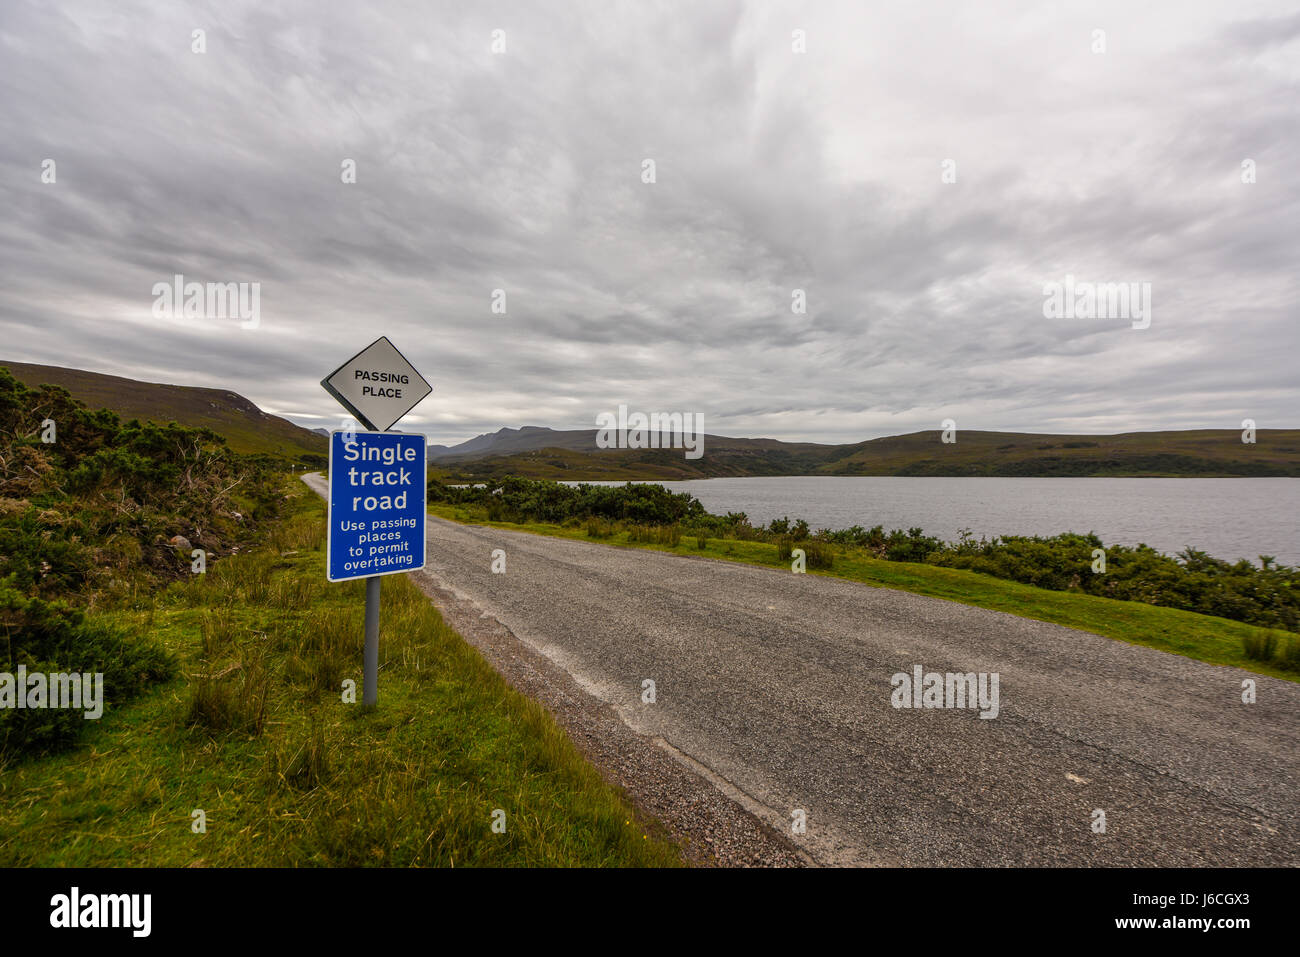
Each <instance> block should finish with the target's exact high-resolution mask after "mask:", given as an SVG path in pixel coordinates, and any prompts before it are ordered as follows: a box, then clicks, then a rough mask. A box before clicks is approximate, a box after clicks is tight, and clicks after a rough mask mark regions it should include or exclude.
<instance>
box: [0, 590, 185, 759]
mask: <svg viewBox="0 0 1300 957" xmlns="http://www.w3.org/2000/svg"><path fill="white" fill-rule="evenodd" d="M19 665H24V666H26V669H27V673H28V674H29V675H31V674H36V673H41V674H73V673H78V674H81V675H83V676H87V677H89V676H93V675H94V674H96V673H100V674H103V676H104V679H103V689H102V695H103V697H102V699H101V704H102V705H103V707H104V709H105V711H107V710H108V709H110V708H113V707H116V706H119V705H121V704H122V703H123V702H125V701H128V700H130V699H131V698H134V697H136V696H137V695H139V694H140V693H141V692H143V691H144V690H145V688H147V687H148V686H149V685H151V684H153V683H155V682H159V681H165V680H167V679H169V678H171V677H173V676H174V675H175V674H176V671H177V663H176V660H175V658H174V657H173V656H171V655H170V654H168V653H167V652H166V651H165V650H164V649H163V648H162V647H161V646H160V645H158V644H155V643H153V642H150V641H147V640H144V639H141V638H140V637H138V636H132V635H127V634H126V633H124V632H122V631H120V630H117V629H114V628H110V627H108V626H106V625H104V624H102V623H100V622H98V621H95V620H93V619H88V618H87V617H86V616H85V615H84V614H83V613H82V612H81V611H78V610H77V609H74V608H71V607H69V606H67V605H66V604H64V603H61V602H46V601H44V600H43V599H40V598H27V597H25V596H23V595H22V594H20V593H19V592H18V591H17V590H16V589H14V588H13V587H12V582H11V580H5V581H2V582H0V671H5V672H8V673H10V674H16V672H17V668H18V666H19ZM25 691H26V689H24V688H16V689H15V692H16V693H19V694H21V693H24V692H25ZM86 710H89V709H88V708H86V709H76V708H33V709H16V708H12V707H5V708H0V757H3V758H4V759H5V760H15V759H19V758H26V757H33V756H36V755H40V754H48V753H52V752H54V751H58V750H61V749H63V748H65V747H68V746H70V745H71V744H73V743H74V742H75V741H76V740H77V739H78V737H79V736H80V735H81V732H82V731H83V730H84V729H85V726H86V721H87V719H86V717H85V711H86Z"/></svg>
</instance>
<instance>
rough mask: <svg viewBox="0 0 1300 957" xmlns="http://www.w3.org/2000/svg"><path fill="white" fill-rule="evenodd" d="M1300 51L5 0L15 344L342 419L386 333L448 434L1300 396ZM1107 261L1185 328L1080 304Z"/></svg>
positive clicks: (11, 354)
mask: <svg viewBox="0 0 1300 957" xmlns="http://www.w3.org/2000/svg"><path fill="white" fill-rule="evenodd" d="M197 29H202V30H204V31H205V36H204V40H205V46H206V51H205V52H202V53H197V52H194V49H193V47H194V43H195V41H194V39H193V31H194V30H197ZM496 30H500V31H502V34H499V35H498V45H500V40H501V39H502V38H503V39H504V47H505V49H504V51H503V52H494V50H493V43H494V37H493V31H496ZM796 30H801V31H803V34H802V35H803V37H804V41H803V42H804V44H805V45H806V52H802V53H800V52H796V51H795V50H794V49H793V47H794V46H796V45H797V43H798V40H797V38H796V36H795V34H794V31H796ZM1096 30H1102V31H1104V38H1103V39H1104V44H1105V52H1094V47H1096V46H1098V39H1099V38H1098V35H1097V34H1095V33H1094V31H1096ZM1298 81H1300V12H1298V11H1297V3H1296V2H1295V0H1291V2H1252V0H1231V2H1216V3H1198V2H1191V0H1174V2H1169V3H1141V4H1135V3H1133V2H1132V0H1123V2H1120V3H1079V4H1072V3H1043V2H1026V3H979V4H955V3H948V2H944V3H934V4H929V3H911V2H909V3H902V2H900V3H889V4H883V3H882V4H867V3H862V2H846V3H843V4H833V3H823V2H818V3H808V4H796V3H792V4H781V3H753V4H744V3H730V2H711V0H700V2H695V3H688V2H685V0H683V2H675V3H649V2H640V0H639V2H628V3H615V2H610V0H601V2H595V3H591V4H582V3H576V2H567V3H554V4H544V3H536V2H531V0H530V2H526V3H525V2H515V3H480V2H476V3H415V2H412V3H409V4H389V3H381V2H366V3H326V2H320V0H313V2H303V3H280V2H277V3H267V2H265V0H258V2H254V3H246V2H242V0H221V2H219V3H218V2H212V3H205V4H197V3H175V2H169V3H165V4H163V3H158V2H157V0H148V2H132V0H114V2H113V3H111V4H105V3H103V2H102V0H95V2H85V3H81V2H44V0H42V2H33V3H25V2H15V0H5V2H4V3H3V4H0V124H2V129H3V135H2V136H0V326H2V327H3V328H2V329H0V332H2V333H3V343H2V344H0V357H3V358H11V359H16V360H23V361H29V362H41V363H48V364H53V365H63V366H73V367H77V368H84V369H91V370H95V371H100V372H109V373H113V374H117V375H125V376H130V377H133V378H139V379H144V380H149V381H159V382H175V383H181V384H189V385H203V386H211V387H217V388H228V389H231V390H232V391H236V392H239V393H242V394H243V395H245V396H247V397H249V398H250V399H252V400H253V401H254V402H256V403H257V404H258V405H260V406H262V407H263V408H264V409H266V410H268V411H272V412H275V413H278V414H281V415H285V416H288V417H289V418H292V419H294V420H295V421H297V422H299V423H300V424H305V425H315V426H324V427H335V426H337V424H338V420H339V417H340V414H341V409H340V408H339V407H338V406H337V404H336V403H335V402H334V400H333V399H331V398H330V397H329V396H328V395H327V394H326V393H325V391H324V390H323V389H322V388H321V387H320V385H319V384H318V382H319V380H320V378H321V377H322V376H323V375H325V374H326V373H328V372H330V371H331V370H332V369H333V368H334V367H336V366H337V365H339V364H340V363H341V362H342V361H343V360H344V359H346V358H347V357H348V356H350V355H351V354H352V353H353V352H355V351H357V350H358V349H360V348H361V347H362V346H364V345H366V344H367V343H369V342H370V341H371V340H372V339H374V338H376V337H377V336H379V335H381V334H383V335H387V336H389V338H390V339H392V341H393V342H394V343H395V344H396V345H397V346H398V348H400V349H401V350H402V351H403V352H404V353H405V354H406V355H407V357H408V358H409V359H410V360H411V361H412V362H413V363H414V364H415V365H416V367H417V368H419V369H420V370H421V371H422V372H424V373H425V375H426V376H427V377H428V378H429V379H431V381H432V382H433V385H434V392H433V394H432V395H431V396H430V397H429V398H428V399H426V400H425V401H424V402H423V403H422V404H421V405H420V406H419V407H418V408H417V409H416V410H415V411H414V412H413V413H412V414H411V415H410V416H408V418H406V419H405V420H403V422H402V423H401V424H400V425H399V426H398V427H399V428H404V429H408V430H418V431H425V432H427V433H428V434H429V436H430V439H431V440H432V441H435V442H447V443H454V442H457V441H461V440H463V439H467V438H470V437H471V436H473V435H475V434H477V433H480V432H485V431H493V430H495V429H497V428H500V427H501V426H521V425H545V426H552V427H555V428H592V427H594V424H595V416H596V414H597V413H599V412H601V411H604V410H607V409H614V408H616V407H617V405H618V404H620V403H624V404H627V405H628V406H629V407H631V408H632V409H634V410H636V409H639V410H644V411H646V412H652V411H665V412H671V411H682V412H698V413H702V414H703V415H704V421H705V426H706V428H707V431H709V432H712V433H718V434H724V435H742V436H771V437H776V438H785V439H811V440H817V441H831V442H839V441H856V440H860V439H864V438H869V437H873V436H878V435H888V434H895V433H900V432H909V431H915V430H918V429H936V428H939V424H940V422H941V420H943V419H945V418H952V419H954V420H955V421H956V423H957V426H958V428H959V429H1007V430H1023V431H1062V432H1088V431H1094V432H1095V431H1104V432H1111V431H1135V430H1145V429H1166V428H1232V429H1236V428H1240V423H1241V420H1242V419H1243V418H1252V419H1255V420H1256V422H1257V424H1258V426H1259V427H1261V428H1269V427H1296V426H1300V415H1298V414H1297V411H1298V410H1300V401H1298V399H1300V390H1298V389H1297V379H1298V378H1300V377H1298V376H1297V358H1296V357H1297V354H1298V353H1300V349H1298V348H1297V346H1300V270H1298V269H1297V267H1298V266H1300V155H1298V153H1297V148H1298V147H1300V122H1297V118H1298V114H1300V82H1298ZM46 159H53V160H54V161H55V167H54V170H55V181H54V182H52V183H49V182H43V181H42V172H43V166H42V164H43V161H45V160H46ZM349 159H350V160H353V161H355V164H356V182H355V183H345V182H343V179H344V176H343V172H342V170H343V164H344V161H345V160H349ZM646 159H651V160H653V161H654V164H655V169H654V172H655V182H653V183H646V182H644V181H643V169H644V166H643V163H644V161H645V160H646ZM1248 159H1249V160H1253V161H1254V163H1255V179H1256V182H1254V183H1244V182H1243V181H1242V179H1243V171H1242V164H1243V161H1245V160H1248ZM945 160H952V162H953V164H954V165H953V166H951V167H949V169H955V174H956V182H944V181H943V173H944V166H943V164H944V161H945ZM176 273H181V274H183V275H184V276H185V278H186V279H187V280H191V281H198V282H256V283H260V287H259V288H260V324H259V325H258V326H257V328H249V329H244V328H241V327H240V324H239V323H238V322H236V321H232V320H229V319H221V318H216V317H212V318H190V319H184V318H161V319H160V318H157V317H155V315H154V309H153V306H154V294H153V291H152V290H153V286H154V284H155V283H158V282H169V281H170V280H171V277H172V275H173V274H176ZM1067 274H1069V275H1073V276H1074V277H1076V279H1077V280H1079V281H1095V282H1138V283H1143V282H1146V283H1150V284H1151V287H1150V288H1151V300H1152V315H1151V322H1150V326H1149V327H1148V328H1145V329H1135V328H1133V326H1132V323H1131V322H1129V321H1128V320H1126V319H1122V318H1121V319H1114V318H1110V319H1079V318H1076V319H1064V318H1054V319H1048V318H1045V317H1044V314H1043V303H1044V292H1043V289H1044V284H1045V283H1049V282H1053V281H1063V280H1064V278H1065V276H1066V275H1067ZM495 289H502V290H504V291H505V295H506V299H505V307H506V314H505V315H500V314H494V313H493V312H492V309H491V306H492V297H493V290H495ZM796 289H801V290H804V291H805V293H806V297H807V311H806V313H804V314H799V313H796V312H794V311H792V308H791V305H792V292H793V290H796Z"/></svg>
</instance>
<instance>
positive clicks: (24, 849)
mask: <svg viewBox="0 0 1300 957" xmlns="http://www.w3.org/2000/svg"><path fill="white" fill-rule="evenodd" d="M295 484H296V483H295ZM293 494H295V496H296V501H295V504H294V510H295V514H294V516H293V517H292V518H291V519H290V520H288V521H287V522H286V523H285V524H284V525H283V526H281V527H280V528H279V529H278V530H276V532H275V533H274V535H273V539H272V542H271V543H270V545H269V547H267V548H265V549H262V550H260V551H256V552H252V553H248V554H245V555H241V556H237V557H232V558H228V559H223V560H222V561H220V562H217V563H214V564H213V565H212V566H211V567H210V568H209V572H208V574H207V575H205V576H201V577H197V578H196V579H195V580H193V581H191V582H184V583H182V584H180V585H176V586H173V587H171V588H170V589H168V590H166V591H164V592H161V593H159V594H158V595H157V596H156V602H155V603H154V604H153V606H152V607H149V608H147V609H145V610H139V611H128V610H124V611H115V612H111V613H104V617H107V618H111V619H113V620H114V621H115V622H116V623H117V624H120V625H123V626H125V627H129V628H134V629H140V630H147V631H148V632H149V633H151V634H153V635H155V636H157V637H158V638H159V639H160V640H161V641H163V642H164V643H165V645H166V646H167V647H168V648H170V649H171V650H172V651H174V652H175V653H176V654H177V655H178V656H179V657H180V658H181V660H182V663H183V664H182V672H183V676H182V677H180V678H177V679H175V680H174V681H171V682H169V683H167V684H165V685H162V686H160V687H158V688H156V689H155V690H153V691H152V692H150V693H148V694H146V695H145V696H143V697H142V698H140V699H137V700H136V701H135V702H132V703H130V704H128V705H125V706H123V707H121V708H113V707H112V706H111V705H112V703H111V702H110V703H109V707H108V708H107V709H106V711H105V715H104V717H103V718H102V719H101V720H100V721H98V722H95V723H94V726H93V727H91V728H90V729H89V730H88V732H87V733H86V735H85V737H84V739H83V741H82V744H81V746H80V747H78V748H77V749H76V750H75V751H72V752H69V753H65V754H61V755H56V756H52V757H47V758H41V759H36V760H30V761H26V762H23V763H18V764H14V765H11V766H9V767H7V768H4V769H3V770H0V865H2V866H8V867H13V866H123V865H125V866H149V867H182V866H209V867H229V866H301V865H343V866H356V865H386V866H413V865H417V866H424V865H430V866H456V867H460V866H675V865H678V864H680V863H681V855H680V852H679V849H678V848H677V847H676V846H675V845H674V844H673V843H672V842H671V841H670V840H668V839H667V837H666V836H665V834H664V833H663V830H662V828H661V827H660V826H659V825H657V824H656V823H655V822H653V821H647V820H644V819H641V818H638V817H637V815H636V814H635V813H634V811H633V809H632V808H631V806H630V805H629V804H628V802H627V801H626V800H625V799H624V797H623V796H622V795H621V794H620V793H619V792H618V791H617V790H616V789H615V788H613V787H612V786H611V785H609V784H607V783H606V782H605V781H604V780H603V779H602V778H601V776H600V774H599V772H597V771H596V769H595V768H594V767H592V766H591V765H590V764H589V763H588V762H587V761H586V760H585V759H584V758H583V757H582V755H581V754H580V753H579V752H578V751H577V749H576V748H575V747H574V745H573V743H572V742H571V741H570V740H569V738H568V737H567V736H566V735H565V733H564V732H563V731H562V730H561V729H560V728H559V727H558V726H557V725H556V724H555V723H554V721H553V720H552V719H551V718H550V716H549V715H548V714H547V713H546V711H545V710H544V709H543V708H542V707H541V706H540V705H538V704H537V703H535V702H533V701H532V700H530V699H529V698H527V697H525V696H523V695H521V694H519V693H518V692H516V691H514V690H513V689H511V688H510V687H509V686H508V685H507V684H506V683H505V682H504V680H503V679H501V677H500V676H499V675H497V673H496V672H495V671H494V670H493V669H492V668H491V666H490V665H488V664H487V663H486V662H485V661H484V660H483V658H482V657H481V656H480V655H479V654H478V652H477V651H475V650H474V649H473V648H472V647H470V646H469V645H468V644H467V643H466V642H465V641H464V639H462V638H461V637H460V636H459V635H457V634H456V633H455V632H454V631H453V630H452V629H451V628H449V627H448V626H447V625H446V624H445V623H444V622H443V621H442V619H441V617H440V616H439V614H438V612H437V610H436V609H434V607H433V606H432V605H431V604H430V603H429V601H428V600H427V599H426V598H425V597H424V596H423V595H422V594H421V593H420V592H419V591H418V590H417V589H416V588H415V586H414V585H412V584H411V583H410V582H409V581H408V580H407V579H406V577H405V576H388V577H386V578H385V579H384V583H383V605H382V615H381V621H380V676H379V702H380V703H379V707H378V708H377V709H375V710H372V711H367V710H365V709H363V708H362V706H361V705H360V704H345V703H343V701H342V700H341V698H342V695H341V690H340V689H341V684H342V682H343V681H344V680H345V679H352V680H354V681H355V682H356V684H357V698H358V700H359V698H360V685H361V673H360V661H361V643H362V641H361V635H362V614H363V595H364V591H363V586H362V584H361V583H360V582H355V583H349V584H345V585H340V584H330V583H328V582H326V581H325V573H324V555H323V552H322V547H321V542H322V534H323V531H324V520H323V516H324V506H323V503H321V502H320V500H319V499H318V498H317V497H316V496H315V495H311V494H310V493H308V492H307V491H306V489H302V490H301V492H297V491H295V492H294V493H293ZM498 808H499V809H502V810H504V811H505V812H506V818H505V822H506V831H505V833H494V832H493V831H492V828H491V825H492V819H493V811H494V810H495V809H498ZM195 809H202V810H203V811H204V812H205V814H206V821H207V831H206V833H194V831H193V830H192V827H191V825H192V816H191V814H192V812H193V811H194V810H195Z"/></svg>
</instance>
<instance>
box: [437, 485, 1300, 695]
mask: <svg viewBox="0 0 1300 957" xmlns="http://www.w3.org/2000/svg"><path fill="white" fill-rule="evenodd" d="M429 512H430V513H431V514H433V515H437V516H439V517H440V518H446V519H450V520H451V521H456V522H472V523H473V524H476V525H488V526H491V527H493V528H506V529H513V530H515V531H521V532H529V533H532V534H535V535H550V536H554V537H558V538H573V539H579V540H582V541H595V540H601V541H602V543H603V544H607V545H614V546H622V547H627V548H652V549H655V550H656V551H662V552H672V553H674V554H678V555H697V556H703V557H706V558H717V559H723V560H726V561H735V562H744V563H746V564H750V565H766V566H768V567H771V568H787V569H788V568H789V564H788V561H783V560H781V559H779V557H778V545H774V544H772V543H768V542H754V541H743V540H740V539H732V538H709V539H699V538H697V536H695V535H693V534H692V535H689V536H686V537H685V539H684V540H683V539H682V537H681V536H677V538H678V541H677V542H676V543H673V542H672V541H671V538H670V539H669V540H668V541H659V540H654V539H652V538H651V537H649V536H646V535H645V534H643V533H641V532H640V531H639V530H638V529H637V528H636V527H634V528H632V529H630V530H619V529H617V528H615V527H614V526H612V525H611V526H609V527H606V528H601V529H599V530H598V531H599V534H595V535H593V534H591V533H590V530H589V529H588V527H587V525H585V524H578V523H576V522H575V523H574V524H572V525H552V524H544V523H539V522H531V523H522V524H515V523H512V522H494V521H490V520H488V519H487V518H486V517H485V516H484V514H483V513H482V510H481V509H474V508H468V507H465V506H458V505H451V504H432V505H430V506H429ZM701 546H702V547H701ZM800 547H803V548H807V547H808V546H807V544H806V543H801V544H800ZM822 547H824V548H831V549H833V552H834V567H833V568H831V569H830V570H816V569H815V568H813V567H810V568H809V570H808V574H824V575H829V576H830V577H833V578H845V579H848V580H849V581H856V582H861V583H862V584H864V585H871V586H874V587H877V588H894V589H898V590H900V591H909V592H913V593H915V594H918V595H928V596H930V597H932V598H944V599H947V600H949V601H956V602H961V603H962V604H965V605H974V606H976V607H979V608H989V609H992V610H994V611H1004V612H1007V613H1009V614H1012V615H1019V616H1020V617H1022V618H1033V619H1036V620H1038V621H1047V622H1052V623H1053V624H1057V625H1065V626H1067V627H1070V628H1078V629H1080V630H1081V631H1089V632H1092V633H1093V634H1097V635H1102V636H1104V637H1106V638H1114V639H1116V640H1119V641H1126V642H1129V643H1130V644H1135V645H1146V646H1147V647H1149V648H1156V649H1158V650H1160V651H1167V652H1170V653H1172V654H1176V655H1183V656H1184V657H1187V658H1195V659H1197V660H1199V661H1204V662H1207V663H1208V664H1214V665H1231V666H1233V667H1236V668H1243V669H1245V670H1247V671H1253V672H1255V673H1257V674H1263V675H1271V676H1272V677H1275V678H1282V679H1284V680H1287V681H1300V676H1298V675H1297V674H1296V672H1295V671H1291V670H1287V669H1283V668H1279V667H1275V666H1274V665H1273V664H1271V663H1268V662H1266V661H1260V660H1255V659H1252V658H1250V657H1248V656H1247V649H1248V648H1250V647H1252V646H1255V645H1267V644H1269V643H1272V644H1274V645H1276V646H1278V647H1291V646H1292V645H1293V644H1294V643H1295V636H1294V635H1291V634H1290V633H1289V632H1286V631H1282V630H1280V629H1272V628H1260V627H1257V626H1255V625H1248V624H1245V623H1243V622H1238V621H1231V620H1229V619H1227V618H1216V617H1213V616H1210V615H1200V614H1197V613H1195V612H1190V611H1183V610H1181V609H1177V608H1166V607H1162V606H1159V605H1148V604H1145V603H1143V602H1136V601H1119V600H1117V599H1113V598H1102V597H1099V596H1096V595H1086V594H1079V593H1074V592H1063V591H1050V590H1048V589H1045V588H1035V587H1034V586H1032V585H1023V584H1020V583H1019V582H1013V581H1007V580H1006V579H1001V578H994V577H992V576H990V575H981V574H979V573H978V572H971V571H965V570H963V569H956V568H943V567H939V566H936V565H923V564H917V563H912V562H896V561H886V560H884V559H879V558H874V557H869V556H868V555H866V554H865V553H864V551H863V550H862V549H856V548H850V547H845V546H839V545H835V546H822Z"/></svg>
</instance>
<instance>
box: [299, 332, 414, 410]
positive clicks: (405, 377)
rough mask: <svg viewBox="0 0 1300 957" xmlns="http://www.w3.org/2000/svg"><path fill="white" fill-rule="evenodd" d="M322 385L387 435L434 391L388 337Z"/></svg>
mask: <svg viewBox="0 0 1300 957" xmlns="http://www.w3.org/2000/svg"><path fill="white" fill-rule="evenodd" d="M320 384H321V385H323V386H324V387H325V391H327V392H328V393H329V394H330V395H332V396H334V398H336V399H338V400H339V402H341V403H342V404H343V407H344V408H345V409H347V410H348V411H349V412H351V413H352V414H353V415H355V416H356V417H357V420H358V421H359V422H361V424H362V425H364V426H365V427H366V428H368V429H371V430H372V431H375V432H387V431H388V430H389V429H391V428H392V427H393V424H394V423H395V422H397V420H398V419H400V418H401V417H402V416H404V415H406V413H408V412H410V411H411V410H412V409H413V408H415V407H416V406H417V405H419V404H420V402H421V401H423V399H424V397H425V396H427V395H428V394H429V393H430V392H432V391H433V386H431V385H429V383H428V382H426V381H425V379H424V376H422V375H420V373H418V372H416V371H415V366H413V365H411V364H410V363H409V362H407V361H406V356H404V355H402V354H401V353H400V352H398V351H397V347H396V346H394V345H393V344H392V343H391V342H389V341H388V337H387V336H380V337H379V338H378V339H376V340H375V341H374V342H372V343H370V345H368V346H366V347H365V348H364V349H362V350H361V351H360V352H358V353H357V354H356V355H355V356H353V357H352V358H351V359H349V360H348V361H347V362H345V363H343V365H341V366H339V367H338V368H337V369H335V370H334V371H333V372H331V373H330V374H329V375H327V376H326V377H325V378H324V379H321V382H320Z"/></svg>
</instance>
